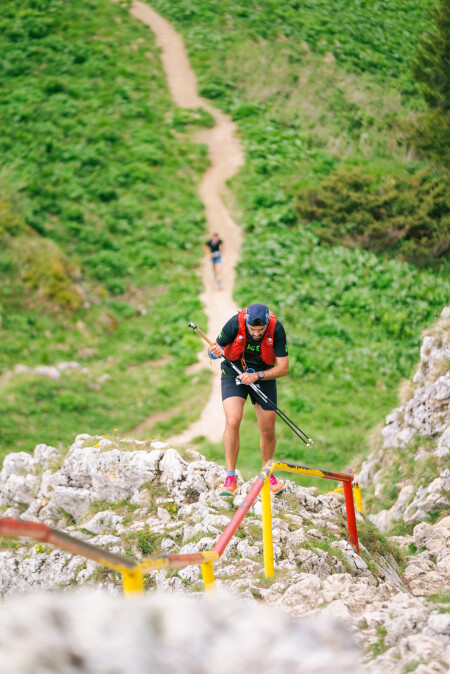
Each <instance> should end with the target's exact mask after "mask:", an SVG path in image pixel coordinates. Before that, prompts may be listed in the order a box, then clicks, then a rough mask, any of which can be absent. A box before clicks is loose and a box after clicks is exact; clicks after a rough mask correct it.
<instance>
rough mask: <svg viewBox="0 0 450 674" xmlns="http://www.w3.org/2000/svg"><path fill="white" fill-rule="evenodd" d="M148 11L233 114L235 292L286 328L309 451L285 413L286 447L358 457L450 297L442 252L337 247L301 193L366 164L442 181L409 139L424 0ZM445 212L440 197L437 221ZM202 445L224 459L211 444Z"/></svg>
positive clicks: (306, 455) (249, 433)
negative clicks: (237, 237)
mask: <svg viewBox="0 0 450 674" xmlns="http://www.w3.org/2000/svg"><path fill="white" fill-rule="evenodd" d="M153 6H154V7H155V8H156V9H157V10H159V11H161V13H163V14H164V15H165V16H166V17H167V18H168V19H170V20H171V21H172V22H173V23H174V25H175V26H176V27H177V28H178V30H180V31H181V33H182V34H183V36H184V38H185V41H186V44H187V46H188V50H189V54H190V58H191V61H192V63H193V65H194V67H195V69H196V72H197V76H198V78H199V83H200V91H201V93H202V95H204V96H206V97H209V98H211V99H213V100H214V102H215V104H216V105H218V106H220V107H221V108H223V109H224V110H226V111H227V112H229V113H230V114H231V115H232V117H233V119H234V120H235V121H236V123H237V124H238V127H239V131H240V134H241V138H242V140H243V143H244V146H245V151H246V168H245V171H242V172H241V174H240V175H239V176H238V177H236V178H235V179H233V182H232V187H233V191H234V195H235V203H234V204H233V206H234V207H235V209H236V212H237V213H239V214H241V221H242V223H243V226H244V228H245V231H246V233H247V236H246V239H245V244H244V249H243V259H242V263H241V264H240V265H239V269H238V287H237V291H236V299H237V301H238V302H239V304H241V305H245V304H247V303H249V302H251V301H263V302H267V303H268V304H269V305H270V306H271V308H273V310H274V311H275V312H276V313H277V314H278V315H279V316H280V318H281V319H282V321H283V323H284V324H285V326H286V328H287V332H288V341H289V346H290V360H291V374H290V376H289V380H288V381H282V382H281V383H280V391H281V395H280V402H279V404H280V407H282V409H284V410H285V411H286V412H287V413H288V414H289V415H290V416H292V417H293V418H294V419H296V420H297V421H298V423H299V425H300V426H301V427H303V428H304V429H305V430H306V431H307V432H308V433H309V434H311V435H312V437H313V438H315V440H316V444H315V445H314V447H313V450H308V449H306V448H305V447H304V446H302V445H301V444H300V443H299V441H297V440H296V439H294V438H293V436H292V435H291V433H290V431H289V430H288V429H287V428H285V427H284V426H283V424H282V423H280V424H279V426H278V428H279V430H278V435H279V446H278V456H280V457H284V458H290V459H294V460H299V461H303V462H306V463H309V464H312V465H319V466H324V467H326V466H332V467H335V468H341V469H342V468H344V467H346V466H347V465H352V466H353V467H355V466H356V464H357V457H358V455H363V454H365V453H366V452H367V443H368V432H369V431H370V429H372V428H373V427H374V426H375V425H377V424H379V423H380V422H381V421H382V420H383V416H384V415H385V414H386V413H387V412H389V411H390V409H391V408H392V407H393V406H394V405H395V404H396V388H397V385H398V383H399V382H400V380H401V379H402V378H404V377H409V375H410V372H411V368H412V367H413V365H414V363H415V362H416V361H417V359H418V351H419V345H420V333H421V330H422V329H423V328H424V327H425V326H428V325H429V324H430V323H432V322H433V320H434V319H435V318H436V317H437V316H438V315H439V312H440V311H441V309H442V307H443V306H444V304H445V303H446V301H447V300H448V290H449V285H448V280H447V279H448V259H447V258H445V257H443V258H436V259H431V255H430V253H429V248H428V249H427V244H428V242H427V241H426V240H421V239H420V238H419V239H416V240H415V241H414V242H413V244H412V245H414V247H415V248H414V249H415V251H420V256H421V257H422V258H424V257H425V258H426V259H425V261H424V265H423V266H424V267H425V269H419V268H418V267H417V266H414V265H413V264H411V263H408V262H407V261H405V259H408V258H407V256H406V255H405V254H404V251H402V250H398V249H391V250H385V251H384V250H383V251H381V254H375V253H374V252H373V251H371V250H363V249H362V248H361V246H359V245H358V244H357V242H351V244H350V245H349V246H346V247H343V246H342V245H333V246H330V245H328V242H327V240H326V239H324V237H323V236H322V234H323V232H324V231H325V232H330V234H331V233H333V234H334V240H332V243H334V244H336V239H338V241H339V234H336V232H333V230H332V229H331V228H330V227H328V228H327V224H326V222H318V221H312V222H309V221H308V220H307V219H306V218H304V217H302V216H301V209H300V208H299V203H300V202H301V200H302V198H304V195H307V194H309V193H311V192H314V191H320V190H321V189H322V185H324V184H325V183H326V181H327V180H331V178H332V177H333V176H334V175H335V174H337V175H339V172H340V174H341V176H344V178H345V177H346V176H348V175H350V174H351V173H352V172H353V171H355V170H358V171H359V172H362V173H363V174H364V175H368V176H369V177H370V179H371V181H372V183H373V182H375V183H377V182H378V183H380V181H381V182H382V181H387V180H390V181H391V183H392V184H394V183H395V184H396V183H397V182H400V183H401V184H404V183H405V184H406V185H407V188H408V190H410V186H411V185H413V186H414V184H415V182H414V181H416V175H418V174H421V172H423V171H424V170H425V169H427V170H428V171H429V173H430V180H431V179H436V180H437V181H438V183H439V185H440V186H441V185H442V183H443V182H444V181H445V180H446V177H445V174H444V175H443V174H442V172H441V171H440V170H439V169H438V168H436V167H432V166H431V167H427V165H426V162H425V161H424V160H423V159H420V158H419V157H418V156H416V155H415V153H414V150H413V149H412V148H411V145H410V142H409V134H410V130H411V128H412V126H413V124H414V123H415V120H416V118H417V115H418V114H420V111H421V110H422V102H421V100H420V99H419V97H418V95H417V91H416V87H415V84H414V82H413V81H412V80H411V77H410V74H409V63H410V59H411V55H412V53H413V49H414V38H415V36H417V35H418V34H419V33H420V32H421V31H422V30H423V29H424V28H425V27H426V26H427V25H428V24H427V14H426V10H427V6H428V5H426V4H424V3H422V2H417V1H416V0H408V1H402V2H394V3H392V2H377V3H366V2H361V1H359V0H352V1H351V2H349V3H346V4H345V7H344V6H343V5H342V3H337V2H336V3H333V2H332V3H330V2H322V1H321V0H317V1H314V2H313V1H309V2H293V1H292V2H286V3H275V2H272V1H271V0H263V1H262V2H258V3H241V2H233V1H229V2H214V1H209V0H208V2H197V3H195V6H194V4H193V3H191V2H187V1H183V0H171V1H170V2H168V1H167V0H155V2H154V3H153ZM402 181H403V182H402ZM341 182H343V180H342V178H341ZM369 182H370V181H369ZM365 190H367V192H366V194H367V199H369V193H370V188H369V187H365V186H363V187H362V188H361V187H360V188H359V192H358V190H356V192H357V200H356V201H357V205H358V206H359V205H360V203H361V202H362V203H363V204H364V201H365ZM330 200H331V201H332V203H333V200H332V198H331V199H330ZM438 205H439V204H438ZM403 206H404V203H403ZM435 206H436V204H434V205H433V207H435ZM401 207H402V204H401V202H400V205H399V206H397V208H401ZM447 207H448V205H446V204H445V203H444V204H443V203H442V199H441V201H440V208H441V210H442V217H445V216H446V213H447V211H446V208H447ZM431 212H433V210H432V209H431ZM434 217H435V221H436V220H437V219H438V217H441V211H439V208H437V209H436V208H434ZM344 224H345V220H344ZM368 224H370V223H368ZM445 226H446V227H448V216H447V218H446V224H445ZM344 234H345V232H342V242H343V243H344V242H345V243H348V240H345V241H344V238H345V237H344ZM422 238H423V239H424V238H425V237H422ZM347 239H348V237H347ZM247 416H248V417H249V418H250V417H251V416H252V412H251V411H250V410H248V411H247ZM252 426H253V424H247V425H246V426H245V427H244V429H243V433H242V443H241V444H242V450H241V460H240V463H241V466H242V467H244V468H247V469H251V470H252V471H255V470H256V469H257V467H258V464H259V457H258V451H257V446H258V439H257V435H256V434H255V432H254V431H253V428H252ZM200 448H201V449H202V450H203V451H206V452H210V453H211V456H214V457H217V458H219V457H220V456H221V452H220V449H218V448H213V447H210V446H208V444H207V443H204V442H201V443H200Z"/></svg>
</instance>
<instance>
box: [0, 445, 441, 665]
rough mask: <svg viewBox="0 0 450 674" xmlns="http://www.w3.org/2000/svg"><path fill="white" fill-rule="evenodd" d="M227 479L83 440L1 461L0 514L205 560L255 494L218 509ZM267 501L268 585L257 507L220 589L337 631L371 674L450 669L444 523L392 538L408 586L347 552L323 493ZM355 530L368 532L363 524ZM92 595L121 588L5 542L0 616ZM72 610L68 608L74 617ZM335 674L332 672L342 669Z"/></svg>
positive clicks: (292, 487) (171, 582)
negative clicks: (46, 593)
mask: <svg viewBox="0 0 450 674" xmlns="http://www.w3.org/2000/svg"><path fill="white" fill-rule="evenodd" d="M224 477H225V470H224V468H222V467H220V466H218V465H216V464H214V463H212V462H209V461H206V459H205V458H204V457H203V456H201V455H200V454H198V453H197V452H194V451H187V452H186V453H185V454H184V455H183V456H181V455H180V454H179V453H178V452H177V451H176V450H174V449H172V448H170V447H167V446H165V445H164V444H163V443H156V442H155V443H142V442H141V443H136V442H133V441H127V440H122V441H120V442H119V441H118V442H112V441H110V440H107V439H105V438H102V437H98V436H97V437H91V436H88V435H80V436H78V437H77V438H76V440H75V443H74V444H73V445H72V447H71V448H70V450H69V451H68V453H67V454H66V455H65V456H63V455H61V454H60V453H59V451H58V450H57V449H55V448H54V447H49V446H46V445H38V446H37V447H36V450H35V452H34V455H33V456H30V455H28V454H24V453H17V454H10V455H9V456H7V457H6V459H5V461H4V465H3V469H2V471H1V472H0V504H1V505H0V508H1V511H2V512H1V515H2V516H13V517H14V516H16V517H17V516H21V517H22V518H24V519H31V520H36V521H43V522H45V523H47V524H50V525H51V526H55V527H58V528H61V529H64V530H65V531H68V532H70V533H71V535H73V536H76V537H79V538H80V539H83V540H87V541H89V542H91V543H92V544H94V545H97V546H99V547H101V548H103V549H108V550H110V551H112V552H114V553H118V554H122V555H130V554H132V555H133V556H135V557H141V556H143V555H148V554H157V553H159V552H161V551H170V552H196V551H200V550H208V549H211V548H212V547H213V545H214V543H215V542H216V540H217V539H218V537H219V535H220V534H221V532H222V531H223V530H224V528H225V527H226V525H227V524H228V522H229V521H230V519H231V517H232V515H233V513H234V512H235V509H236V507H237V506H238V505H239V504H240V503H241V502H242V500H243V498H244V496H245V494H246V493H247V492H248V490H249V488H250V486H251V484H250V483H245V482H244V481H243V479H242V477H241V476H238V483H239V485H240V489H239V491H238V494H237V495H236V496H235V497H234V498H233V499H232V500H231V499H229V498H223V497H221V496H219V495H218V489H217V487H218V486H219V485H220V484H222V483H223V480H224ZM272 500H273V539H274V556H275V568H276V580H275V582H267V581H266V580H265V578H264V568H263V560H262V531H261V503H260V501H259V500H258V501H257V502H256V503H255V504H254V506H253V507H252V509H251V511H250V513H249V515H248V516H247V517H246V518H245V520H244V522H243V524H242V525H241V528H240V529H239V530H238V533H237V535H236V536H235V537H233V539H232V540H231V542H230V544H229V545H228V547H227V549H226V551H225V553H224V555H223V556H222V558H221V560H220V561H219V562H218V563H216V564H215V565H214V569H215V575H216V579H217V585H218V588H219V590H221V591H223V590H227V591H228V592H229V593H232V594H234V595H238V596H239V597H240V598H241V599H244V600H248V601H249V602H253V603H254V602H255V600H256V601H259V602H263V603H265V604H267V605H270V606H271V607H276V609H277V610H281V611H283V613H288V614H290V615H291V616H296V617H298V616H305V615H306V616H319V617H320V618H329V619H330V620H332V621H336V620H337V621H339V624H340V625H341V628H339V629H343V630H344V631H345V633H346V634H347V635H352V638H353V640H354V641H355V642H356V643H357V644H358V646H359V648H360V649H361V653H362V654H365V655H362V658H363V659H364V658H365V659H367V660H370V658H373V656H374V655H377V656H378V657H376V658H375V659H372V660H371V662H370V666H369V665H367V667H369V669H370V672H373V673H374V674H384V673H385V672H387V671H389V672H393V673H394V674H397V673H398V674H403V671H404V669H403V668H404V666H405V665H406V664H411V666H412V665H413V664H414V663H416V662H429V663H430V665H429V666H430V669H424V670H422V671H423V674H425V672H430V674H431V672H435V671H437V672H439V671H441V670H439V668H437V669H436V667H441V664H439V663H442V662H444V663H446V666H450V656H449V654H448V647H449V643H450V636H449V634H448V630H449V624H448V621H446V617H445V616H446V614H441V613H440V612H439V611H440V607H441V606H444V604H443V603H442V604H441V603H440V602H441V600H442V601H444V597H443V595H442V593H443V592H445V591H446V582H447V581H448V572H449V567H450V548H449V532H450V517H448V518H445V519H442V520H440V521H439V522H438V523H437V524H435V525H432V524H431V523H430V524H428V523H419V524H417V525H416V526H415V527H414V530H413V533H412V535H410V536H408V537H397V539H396V540H395V543H396V544H397V545H399V546H401V547H402V548H403V549H404V550H406V551H407V554H409V556H407V557H405V564H406V570H405V571H404V573H403V574H402V573H401V571H400V568H399V567H398V566H397V564H396V562H395V560H394V559H393V557H392V556H391V554H390V552H389V550H388V549H384V550H382V551H381V554H380V553H377V552H376V550H375V548H373V549H370V550H369V549H367V548H366V547H365V546H364V541H365V539H364V540H363V541H362V542H363V545H362V546H361V556H360V555H357V554H356V553H355V551H354V550H353V548H352V547H351V546H350V545H349V543H348V540H347V531H346V525H345V510H344V505H343V498H342V496H341V495H340V494H336V493H329V494H324V495H320V494H318V491H317V489H315V488H309V489H306V488H304V487H300V486H298V485H296V484H294V483H293V482H291V481H289V480H286V491H285V493H284V495H283V497H282V498H281V499H280V498H274V497H273V499H272ZM359 519H360V521H361V519H362V518H361V517H360V518H359ZM360 527H361V531H363V524H362V521H361V522H360ZM371 535H373V532H371ZM369 538H370V537H369ZM369 538H368V541H369ZM368 541H367V545H369V542H368ZM414 553H415V554H414ZM86 585H91V586H92V587H93V588H94V587H96V588H97V587H99V586H100V587H104V588H106V589H108V590H109V591H110V592H112V593H113V594H120V588H121V581H120V578H119V577H118V575H117V573H115V572H113V571H108V570H105V569H103V568H102V567H99V566H98V565H97V564H96V563H95V562H93V561H89V560H85V559H84V558H82V557H72V556H71V555H69V554H68V553H65V552H63V551H61V550H55V549H52V548H51V547H50V546H45V545H41V544H37V545H36V544H34V543H33V542H29V541H24V540H22V541H20V542H15V541H13V540H12V539H10V545H9V547H6V548H5V549H2V550H0V592H1V594H2V595H3V596H4V597H5V601H7V602H8V606H9V602H11V601H12V599H13V597H16V596H17V594H19V593H25V592H27V593H28V592H29V591H30V590H42V589H45V590H49V589H57V588H58V589H62V590H64V589H71V588H72V589H73V588H84V587H86ZM147 586H148V588H149V590H151V589H157V590H160V591H163V592H165V593H177V594H184V595H187V594H190V593H191V592H192V591H193V590H202V589H203V583H202V580H201V574H200V569H199V567H197V566H190V567H186V568H184V569H180V570H179V571H176V572H174V570H169V571H166V570H162V571H159V572H158V571H154V572H152V573H150V574H148V576H147ZM430 595H432V596H433V597H434V598H435V600H434V601H429V598H430ZM117 600H118V601H119V598H118V597H117ZM15 601H16V602H17V605H19V600H15ZM40 601H42V600H40ZM58 601H60V600H59V599H58ZM61 601H62V600H61ZM72 601H74V600H73V599H69V598H68V599H67V602H68V604H67V606H68V607H69V606H70V603H71V602H72ZM75 601H77V600H75ZM85 601H86V602H87V600H85ZM111 601H113V600H112V599H111ZM158 601H159V600H158ZM161 601H162V600H161ZM168 601H169V600H168ZM13 604H14V605H15V602H13ZM170 605H171V606H172V607H173V604H170ZM27 606H29V603H28V601H27ZM13 610H14V611H15V610H16V609H15V608H14V609H13ZM48 610H49V611H50V608H49V609H48ZM61 610H64V611H65V610H67V611H68V612H70V611H71V610H72V609H70V608H67V609H61ZM77 610H78V609H77ZM80 610H81V609H80ZM83 610H86V611H87V612H88V609H83ZM149 610H151V609H149ZM168 610H169V609H168ZM230 610H231V609H230ZM245 610H246V609H244V608H243V609H242V611H243V615H244V613H245ZM111 611H112V609H111ZM8 613H9V611H8ZM167 615H169V614H167ZM261 615H262V614H261ZM412 615H413V616H414V619H412V617H411V616H412ZM441 615H444V617H443V618H442V617H441ZM249 619H250V618H249ZM105 620H106V618H105ZM164 620H168V618H165V619H164ZM255 620H256V618H255ZM277 620H278V619H277ZM277 620H276V621H273V623H274V624H275V623H277ZM99 622H100V623H101V620H99ZM187 622H189V621H187ZM139 629H141V628H139ZM270 634H272V632H271V633H270ZM424 634H425V635H426V637H427V639H426V644H425V646H424V649H422V650H421V649H420V643H421V642H420V639H419V637H421V636H423V635H424ZM277 635H278V633H277V632H276V629H275V630H274V632H273V637H272V636H270V637H269V636H267V638H266V643H269V641H271V642H272V643H274V642H276V641H277V640H278V636H277ZM394 635H395V638H394ZM255 638H258V639H259V636H258V637H255ZM347 638H350V637H346V639H347ZM183 639H184V637H183ZM272 640H273V641H272ZM183 643H184V642H183ZM431 647H432V651H431ZM238 649H239V647H238ZM427 649H428V650H427ZM446 649H447V651H446ZM431 652H432V653H433V655H432V656H430V653H431ZM380 653H383V654H382V655H379V654H380ZM86 657H87V656H86ZM399 658H400V659H399ZM344 660H345V658H344ZM379 663H381V664H379ZM314 666H315V665H314ZM339 666H340V665H339ZM311 667H312V665H311ZM317 667H319V665H318V666H317ZM0 671H1V669H0ZM18 671H21V670H18ZM119 671H120V670H119ZM137 671H139V670H137ZM161 671H166V670H161ZM167 671H171V670H167ZM174 671H177V670H174ZM178 671H181V670H178ZM197 671H201V670H197ZM250 671H251V670H250ZM263 671H264V670H263ZM293 671H296V670H295V669H294V670H293ZM304 671H314V672H315V671H317V672H321V671H328V670H325V669H320V668H317V669H314V668H312V669H311V670H308V669H305V670H304ZM333 671H339V669H338V664H336V669H334V670H333Z"/></svg>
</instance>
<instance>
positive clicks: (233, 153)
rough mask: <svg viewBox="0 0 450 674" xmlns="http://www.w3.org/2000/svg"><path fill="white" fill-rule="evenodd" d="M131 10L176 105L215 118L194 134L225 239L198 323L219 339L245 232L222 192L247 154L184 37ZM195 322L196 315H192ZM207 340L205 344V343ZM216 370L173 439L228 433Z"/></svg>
mask: <svg viewBox="0 0 450 674" xmlns="http://www.w3.org/2000/svg"><path fill="white" fill-rule="evenodd" d="M131 13H132V15H133V16H134V17H136V18H137V19H140V20H141V21H143V22H144V23H145V24H146V25H147V26H149V27H150V28H151V30H152V31H153V33H154V34H155V37H156V43H157V45H158V46H159V47H160V48H161V59H162V64H163V68H164V72H165V75H166V78H167V83H168V86H169V90H170V92H171V94H172V98H173V100H174V102H175V103H176V105H178V106H179V107H180V108H202V109H203V110H206V111H207V112H208V113H209V114H210V115H211V116H212V117H213V118H214V121H215V125H214V127H213V128H212V129H207V130H203V131H201V132H199V133H197V134H196V135H195V136H194V140H195V141H197V142H199V143H204V144H205V145H207V146H208V156H209V161H210V163H209V167H208V169H207V171H206V172H205V174H204V176H203V179H202V181H201V183H200V185H199V188H198V194H199V197H200V199H201V201H202V202H203V204H204V205H205V210H206V217H207V222H208V230H209V232H210V233H211V234H212V233H213V232H218V233H219V235H220V237H221V238H222V239H223V241H224V257H223V279H224V283H223V290H221V291H218V290H217V289H216V287H215V284H214V283H213V278H212V271H211V267H210V262H209V258H208V257H207V256H205V258H204V260H203V263H202V268H201V274H202V279H203V287H204V290H203V292H202V294H201V300H202V303H203V308H204V311H205V313H206V315H207V318H208V325H207V326H199V327H201V328H202V329H203V331H204V332H207V334H208V335H209V336H210V337H211V339H215V338H216V336H217V335H218V333H219V331H220V329H221V327H222V325H223V324H224V323H225V321H226V320H227V319H228V318H229V317H230V316H231V315H232V314H233V313H235V312H236V311H237V307H236V305H235V303H234V301H233V298H232V294H233V287H234V281H235V266H236V263H237V261H238V258H239V249H240V245H241V240H242V237H241V232H240V229H239V227H238V226H237V225H236V223H235V222H234V221H233V219H232V217H231V215H230V213H229V212H228V210H227V209H226V207H225V204H224V202H223V199H222V196H221V195H222V194H223V193H224V191H225V189H226V181H227V180H228V179H229V178H231V176H233V175H234V174H235V173H236V172H237V170H238V169H239V167H240V166H242V165H243V163H244V156H243V152H242V148H241V145H240V143H239V140H238V139H237V137H236V126H235V124H234V123H233V122H232V121H231V119H230V117H229V116H228V115H225V114H224V113H222V112H220V111H219V110H216V109H215V108H214V107H212V106H211V105H210V103H209V102H208V101H207V100H205V99H204V98H201V97H200V96H199V95H198V93H197V80H196V77H195V74H194V73H193V71H192V69H191V67H190V65H189V61H188V58H187V54H186V50H185V48H184V44H183V41H182V39H181V37H180V36H179V35H178V33H176V31H175V30H174V29H173V28H172V26H171V25H170V24H169V23H168V22H167V21H166V20H165V19H163V18H162V17H161V16H160V15H159V14H157V13H156V12H155V11H154V10H153V9H151V8H150V7H149V6H148V5H146V4H144V3H143V2H138V1H137V0H135V2H133V4H132V7H131ZM192 321H193V322H195V316H193V317H192ZM203 346H204V347H205V348H203ZM196 367H197V368H198V369H200V368H203V367H205V368H209V367H210V365H209V359H208V357H207V353H206V344H204V345H202V351H201V353H199V362H198V364H197V365H196ZM213 367H214V369H215V371H216V372H215V376H214V378H213V387H212V391H211V395H210V398H209V400H208V402H207V404H206V406H205V407H204V409H203V411H202V413H201V415H200V418H199V419H198V420H197V421H195V422H194V423H193V424H191V426H189V428H187V429H186V430H185V431H184V432H183V433H182V434H181V435H178V436H173V437H171V438H169V440H168V441H169V442H170V443H171V444H180V445H181V444H184V443H187V442H190V441H191V440H192V439H193V438H195V437H198V436H204V437H205V438H207V439H208V440H209V441H210V442H219V441H220V440H221V438H222V435H223V430H224V427H225V419H224V415H223V410H222V404H221V394H220V377H219V373H218V368H219V365H218V363H214V364H213Z"/></svg>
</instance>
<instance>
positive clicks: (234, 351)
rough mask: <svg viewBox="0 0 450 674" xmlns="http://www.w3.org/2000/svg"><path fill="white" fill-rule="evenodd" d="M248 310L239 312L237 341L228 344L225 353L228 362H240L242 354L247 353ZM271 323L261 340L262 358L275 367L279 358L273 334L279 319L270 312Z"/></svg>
mask: <svg viewBox="0 0 450 674" xmlns="http://www.w3.org/2000/svg"><path fill="white" fill-rule="evenodd" d="M246 311H247V309H242V311H239V312H238V321H239V331H238V334H237V335H236V339H235V340H234V342H231V344H228V345H227V346H226V347H225V348H224V350H223V352H224V356H225V358H227V359H228V360H239V358H240V357H241V356H242V354H243V353H244V351H245V347H246V345H247V335H246V332H245V313H246ZM269 316H270V321H269V325H268V326H267V330H266V331H265V333H264V337H263V338H262V340H261V358H262V359H263V361H264V362H265V363H267V364H268V365H275V363H276V361H277V357H276V355H275V349H274V346H273V332H274V330H275V324H276V322H277V317H276V316H275V315H274V314H273V313H272V312H271V311H269Z"/></svg>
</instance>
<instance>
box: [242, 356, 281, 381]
mask: <svg viewBox="0 0 450 674" xmlns="http://www.w3.org/2000/svg"><path fill="white" fill-rule="evenodd" d="M288 372H289V356H283V357H281V358H277V364H276V365H275V366H274V367H271V368H270V369H269V370H264V379H263V380H262V381H266V380H267V379H278V377H285V376H286V375H287V373H288ZM238 379H240V380H241V382H242V383H243V384H246V385H247V386H249V385H250V384H257V383H258V382H259V381H261V380H260V379H259V377H258V373H257V372H244V373H243V374H241V375H239V377H238Z"/></svg>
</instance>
